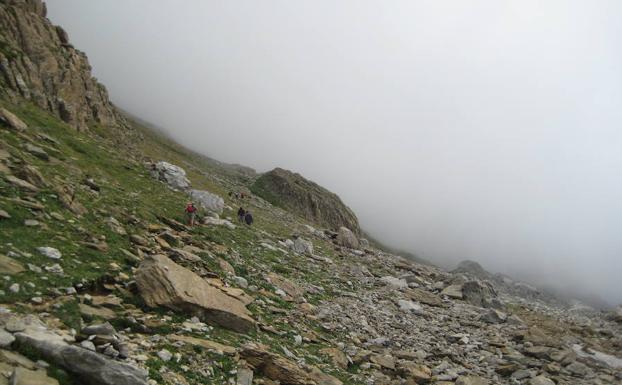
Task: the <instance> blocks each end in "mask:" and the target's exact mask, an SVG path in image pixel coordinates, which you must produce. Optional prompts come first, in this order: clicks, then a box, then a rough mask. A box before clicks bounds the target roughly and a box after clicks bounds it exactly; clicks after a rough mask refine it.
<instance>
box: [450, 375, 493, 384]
mask: <svg viewBox="0 0 622 385" xmlns="http://www.w3.org/2000/svg"><path fill="white" fill-rule="evenodd" d="M489 384H490V383H489V382H488V380H486V379H484V378H482V377H479V376H460V377H458V379H457V380H456V385H489Z"/></svg>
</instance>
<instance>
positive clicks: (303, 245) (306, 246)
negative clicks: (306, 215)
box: [292, 237, 313, 255]
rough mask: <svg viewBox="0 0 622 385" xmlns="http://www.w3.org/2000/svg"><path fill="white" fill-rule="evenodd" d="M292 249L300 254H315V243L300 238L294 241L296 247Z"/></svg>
mask: <svg viewBox="0 0 622 385" xmlns="http://www.w3.org/2000/svg"><path fill="white" fill-rule="evenodd" d="M292 248H293V249H294V251H295V252H296V253H298V254H307V255H311V254H313V243H311V241H307V240H306V239H303V238H300V237H298V238H296V239H295V240H294V245H293V246H292Z"/></svg>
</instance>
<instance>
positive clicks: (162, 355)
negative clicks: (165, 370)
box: [158, 349, 173, 362]
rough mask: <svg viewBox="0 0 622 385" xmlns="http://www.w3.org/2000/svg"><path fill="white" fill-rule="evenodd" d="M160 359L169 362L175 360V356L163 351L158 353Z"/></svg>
mask: <svg viewBox="0 0 622 385" xmlns="http://www.w3.org/2000/svg"><path fill="white" fill-rule="evenodd" d="M158 357H160V359H161V360H162V361H165V362H168V361H170V360H171V358H173V354H171V352H169V351H168V350H166V349H162V350H160V351H159V352H158Z"/></svg>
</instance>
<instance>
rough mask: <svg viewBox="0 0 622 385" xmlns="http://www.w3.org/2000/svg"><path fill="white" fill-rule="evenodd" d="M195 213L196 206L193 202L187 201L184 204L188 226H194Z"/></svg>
mask: <svg viewBox="0 0 622 385" xmlns="http://www.w3.org/2000/svg"><path fill="white" fill-rule="evenodd" d="M196 214H197V208H196V207H195V206H194V203H193V202H189V203H188V205H187V206H186V218H187V220H188V225H189V226H194V217H195V216H196Z"/></svg>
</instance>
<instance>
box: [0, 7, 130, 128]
mask: <svg viewBox="0 0 622 385" xmlns="http://www.w3.org/2000/svg"><path fill="white" fill-rule="evenodd" d="M0 40H1V41H3V42H4V44H3V48H2V50H0V85H2V87H0V90H1V91H0V92H3V93H5V94H6V96H8V97H9V98H11V99H14V100H17V99H18V98H24V99H26V100H29V101H31V102H33V103H35V104H36V105H37V106H39V107H41V108H42V109H45V110H47V111H50V112H51V113H53V114H54V115H56V116H58V117H60V118H61V119H62V120H64V121H65V122H67V123H68V124H70V125H71V126H73V127H75V128H77V129H80V130H86V129H87V128H88V124H89V123H91V122H95V123H98V124H101V125H103V126H122V125H123V124H124V123H123V119H122V118H121V117H120V115H119V114H118V113H117V112H116V110H115V108H114V107H113V106H112V104H111V103H110V101H109V100H108V93H107V91H106V89H105V88H104V86H103V85H101V84H99V83H98V82H97V80H96V79H95V78H93V76H92V75H91V66H90V64H89V62H88V59H87V57H86V55H85V54H84V53H82V52H80V51H78V50H76V49H75V48H73V46H72V45H71V44H69V41H68V37H67V33H66V32H65V31H64V30H63V29H62V28H60V27H58V26H54V25H52V23H51V22H50V21H49V20H48V19H47V18H46V8H45V4H44V3H43V2H42V1H41V0H11V1H2V2H0Z"/></svg>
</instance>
